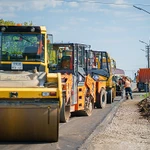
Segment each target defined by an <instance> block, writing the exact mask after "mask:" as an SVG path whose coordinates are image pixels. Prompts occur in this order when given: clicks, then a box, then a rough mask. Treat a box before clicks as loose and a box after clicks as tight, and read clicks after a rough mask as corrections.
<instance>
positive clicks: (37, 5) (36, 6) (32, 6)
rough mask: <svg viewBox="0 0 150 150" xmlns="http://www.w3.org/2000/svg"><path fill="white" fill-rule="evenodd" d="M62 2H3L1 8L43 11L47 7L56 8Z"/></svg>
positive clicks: (10, 0)
mask: <svg viewBox="0 0 150 150" xmlns="http://www.w3.org/2000/svg"><path fill="white" fill-rule="evenodd" d="M61 4H62V1H56V0H25V1H22V0H7V1H6V0H1V3H0V7H2V8H4V9H7V11H8V10H9V11H10V12H12V11H14V10H43V9H45V8H46V7H52V8H54V7H56V6H58V5H61Z"/></svg>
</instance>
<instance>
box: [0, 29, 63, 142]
mask: <svg viewBox="0 0 150 150" xmlns="http://www.w3.org/2000/svg"><path fill="white" fill-rule="evenodd" d="M47 41H48V42H47ZM51 43H52V35H47V33H46V28H45V27H44V26H0V122H1V123H0V124H1V125H0V133H1V135H0V141H7V142H8V141H23V142H24V141H39V142H51V141H58V132H59V127H58V126H59V108H60V107H61V100H62V87H61V74H60V73H49V69H48V61H49V58H48V53H49V50H50V48H51Z"/></svg>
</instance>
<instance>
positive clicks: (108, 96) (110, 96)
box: [107, 89, 113, 104]
mask: <svg viewBox="0 0 150 150" xmlns="http://www.w3.org/2000/svg"><path fill="white" fill-rule="evenodd" d="M112 102H113V97H112V89H109V90H108V91H107V104H111V103H112Z"/></svg>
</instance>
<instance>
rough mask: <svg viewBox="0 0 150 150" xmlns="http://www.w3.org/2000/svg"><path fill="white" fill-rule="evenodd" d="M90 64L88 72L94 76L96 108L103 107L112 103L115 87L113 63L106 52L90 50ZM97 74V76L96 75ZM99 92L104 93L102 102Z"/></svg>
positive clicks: (114, 64)
mask: <svg viewBox="0 0 150 150" xmlns="http://www.w3.org/2000/svg"><path fill="white" fill-rule="evenodd" d="M90 53H91V54H90V55H92V56H91V64H93V67H92V70H91V69H90V72H91V73H92V74H94V76H93V75H92V76H93V77H94V79H95V81H97V85H98V87H99V88H98V87H97V89H98V90H97V92H96V97H97V100H98V101H96V107H98V108H99V107H101V108H103V107H105V104H106V103H112V102H113V99H114V98H115V96H116V95H115V94H116V86H115V82H114V81H113V72H114V69H115V68H116V63H115V61H114V60H113V59H112V58H111V57H110V56H109V54H108V53H107V52H106V51H99V50H91V51H90ZM96 74H97V75H96ZM101 90H102V91H103V93H105V96H103V100H101V97H102V96H101V93H102V92H101Z"/></svg>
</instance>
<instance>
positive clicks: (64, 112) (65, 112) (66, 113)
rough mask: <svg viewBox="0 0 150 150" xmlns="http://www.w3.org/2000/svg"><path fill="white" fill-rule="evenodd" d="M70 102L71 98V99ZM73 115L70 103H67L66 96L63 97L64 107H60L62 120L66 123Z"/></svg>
mask: <svg viewBox="0 0 150 150" xmlns="http://www.w3.org/2000/svg"><path fill="white" fill-rule="evenodd" d="M69 102H70V100H69ZM70 116H71V113H70V103H68V104H67V105H66V104H65V98H63V102H62V107H61V109H60V122H61V123H65V122H68V121H69V118H70Z"/></svg>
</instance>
